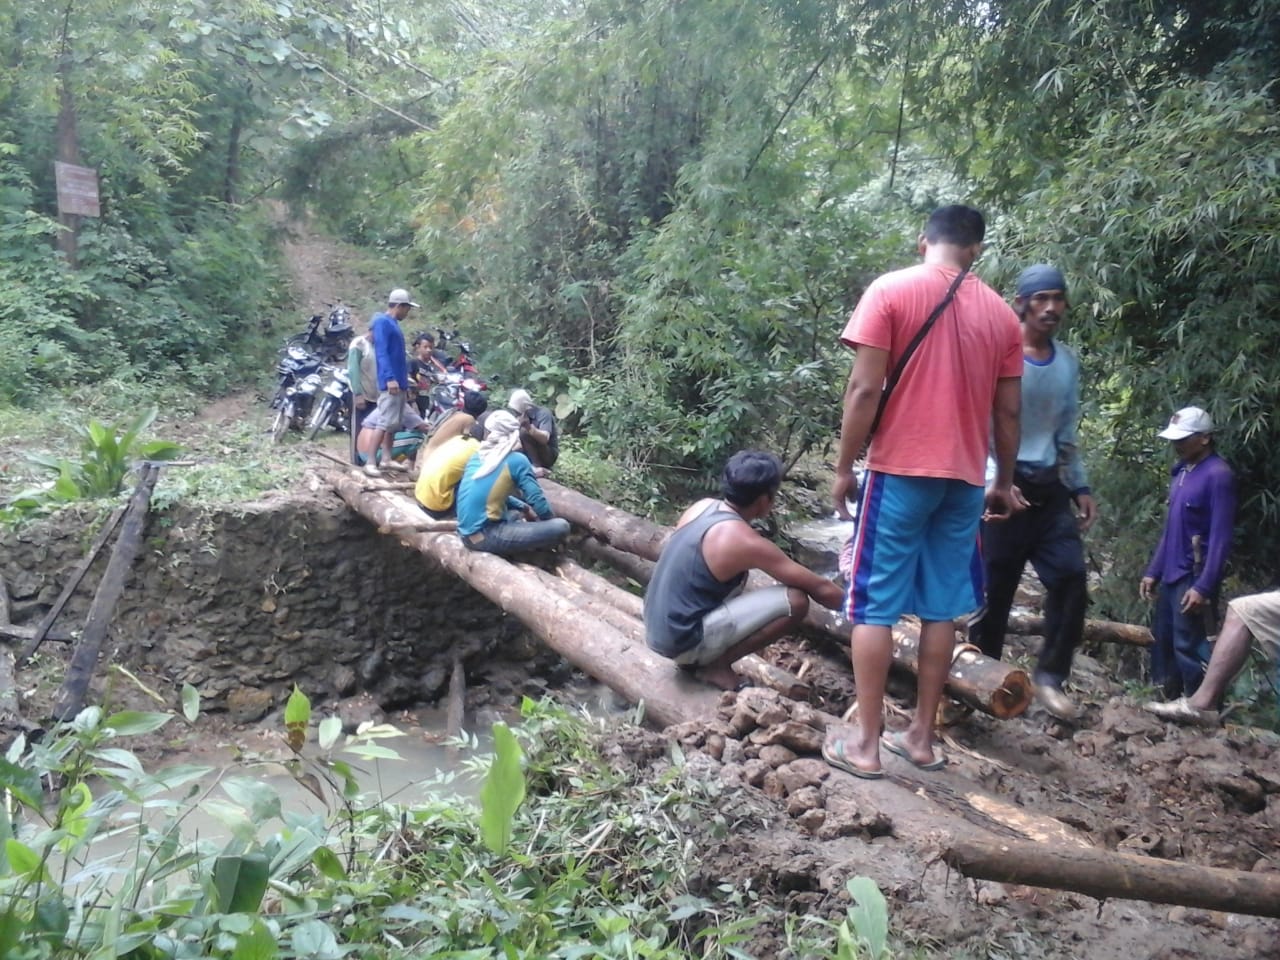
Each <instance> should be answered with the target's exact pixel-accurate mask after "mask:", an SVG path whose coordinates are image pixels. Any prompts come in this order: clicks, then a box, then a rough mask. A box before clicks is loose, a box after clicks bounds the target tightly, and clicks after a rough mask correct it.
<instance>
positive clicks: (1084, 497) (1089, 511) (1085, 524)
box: [1076, 493, 1098, 533]
mask: <svg viewBox="0 0 1280 960" xmlns="http://www.w3.org/2000/svg"><path fill="white" fill-rule="evenodd" d="M1076 510H1077V513H1076V522H1077V523H1079V524H1080V531H1081V532H1082V533H1083V532H1084V531H1086V530H1088V529H1089V528H1090V527H1092V526H1093V524H1094V522H1095V521H1096V520H1097V519H1098V504H1097V503H1096V502H1095V501H1094V499H1093V497H1091V496H1090V495H1089V494H1087V493H1081V494H1079V495H1077V496H1076Z"/></svg>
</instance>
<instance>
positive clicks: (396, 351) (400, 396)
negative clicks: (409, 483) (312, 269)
mask: <svg viewBox="0 0 1280 960" xmlns="http://www.w3.org/2000/svg"><path fill="white" fill-rule="evenodd" d="M416 306H417V304H416V303H414V302H413V301H412V300H410V299H409V291H408V290H405V289H403V288H401V287H397V288H396V289H395V290H392V291H391V293H390V294H388V296H387V309H386V311H385V312H380V313H375V314H374V315H373V319H372V320H371V321H370V322H369V337H370V339H371V340H373V353H374V356H375V357H376V358H377V363H378V409H377V411H376V413H377V418H378V419H377V423H378V424H379V429H376V430H373V431H372V433H373V436H372V439H371V446H370V449H372V450H374V451H377V449H378V448H379V447H381V448H382V463H383V465H384V466H386V467H387V468H388V469H390V470H404V469H406V468H405V466H404V465H403V464H399V463H396V462H395V461H394V460H392V459H391V445H392V442H393V441H394V439H395V435H396V431H397V430H399V429H400V425H401V424H402V423H403V422H404V404H405V389H406V388H407V387H408V385H409V358H408V356H407V355H406V354H405V349H404V332H403V331H402V330H401V329H400V324H401V323H402V322H403V321H404V318H405V317H407V316H409V311H410V310H412V309H413V308H414V307H416ZM364 472H365V473H367V474H369V476H371V477H379V476H382V472H381V471H380V470H379V469H378V465H377V463H376V462H375V458H374V457H370V459H369V461H368V462H367V463H366V464H365V465H364Z"/></svg>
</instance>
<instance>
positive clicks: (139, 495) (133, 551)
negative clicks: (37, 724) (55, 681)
mask: <svg viewBox="0 0 1280 960" xmlns="http://www.w3.org/2000/svg"><path fill="white" fill-rule="evenodd" d="M159 475H160V467H159V466H158V465H156V464H154V463H146V464H143V467H142V475H141V476H140V477H139V479H138V485H137V487H135V488H134V491H133V496H132V497H131V498H130V499H129V506H128V508H127V509H126V510H125V515H124V521H123V523H122V525H121V529H120V539H119V540H117V541H116V545H115V547H114V549H112V551H111V557H110V559H109V560H108V561H107V569H106V571H105V572H104V573H103V575H102V582H101V583H100V584H98V592H97V593H96V594H94V597H93V603H92V604H91V605H90V607H89V617H88V619H87V620H86V621H85V625H84V633H83V634H81V636H80V642H79V643H78V644H77V645H76V649H75V652H74V653H73V654H72V655H71V663H70V664H69V665H68V666H67V674H66V676H65V677H64V678H63V680H62V686H61V687H60V688H59V689H58V697H57V700H56V701H55V704H54V708H53V715H54V717H56V718H57V719H59V720H70V719H71V718H72V717H74V716H75V715H76V714H77V713H79V712H80V709H81V708H82V707H83V706H84V699H85V694H87V693H88V691H89V682H90V681H91V680H92V679H93V672H94V670H95V669H96V667H97V665H98V655H99V654H100V653H101V652H102V641H103V640H105V639H106V637H107V630H108V628H109V627H110V626H111V613H112V611H113V610H115V606H116V602H117V601H119V599H120V595H121V594H123V593H124V585H125V581H126V580H127V579H128V577H129V570H130V568H131V567H132V566H133V561H134V558H135V557H137V555H138V549H139V548H140V547H141V546H142V531H143V528H144V527H145V526H146V523H147V509H148V507H150V505H151V491H152V489H154V487H155V485H156V478H157V477H158V476H159Z"/></svg>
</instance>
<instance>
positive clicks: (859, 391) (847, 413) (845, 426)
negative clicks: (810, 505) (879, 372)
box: [836, 378, 880, 474]
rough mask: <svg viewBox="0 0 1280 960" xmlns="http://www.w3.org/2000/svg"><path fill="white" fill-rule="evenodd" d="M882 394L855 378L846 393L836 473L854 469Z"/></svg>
mask: <svg viewBox="0 0 1280 960" xmlns="http://www.w3.org/2000/svg"><path fill="white" fill-rule="evenodd" d="M879 402H880V394H879V393H878V392H877V391H876V390H875V389H874V388H871V387H868V386H867V385H865V384H860V383H858V382H857V381H856V380H854V379H853V378H850V380H849V386H848V387H847V388H846V389H845V394H844V412H843V415H842V416H841V418H840V454H839V456H838V458H837V459H836V473H838V474H845V473H849V472H850V471H852V470H853V461H854V460H855V459H856V458H857V456H858V454H859V453H860V452H861V451H862V448H863V446H864V445H865V444H866V442H867V433H868V432H869V431H870V430H871V421H872V420H874V419H875V416H876V407H877V406H878V404H879Z"/></svg>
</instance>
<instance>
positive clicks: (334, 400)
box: [307, 367, 352, 440]
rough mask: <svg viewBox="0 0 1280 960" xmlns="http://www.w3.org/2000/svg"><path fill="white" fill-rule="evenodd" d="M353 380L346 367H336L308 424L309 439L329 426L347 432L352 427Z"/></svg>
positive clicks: (312, 438)
mask: <svg viewBox="0 0 1280 960" xmlns="http://www.w3.org/2000/svg"><path fill="white" fill-rule="evenodd" d="M351 399H352V398H351V381H350V379H349V378H348V377H347V370H346V368H345V367H334V368H333V374H332V377H331V378H330V380H329V383H328V384H327V385H326V386H325V388H324V397H323V398H322V399H321V401H320V402H319V403H318V404H316V408H315V412H314V413H312V414H311V420H310V421H309V422H308V424H307V439H308V440H314V439H315V438H316V437H318V436H319V435H320V431H321V430H323V429H324V428H325V427H327V426H331V427H333V429H335V430H337V431H339V432H341V433H347V432H348V431H349V430H350V429H351Z"/></svg>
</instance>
